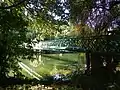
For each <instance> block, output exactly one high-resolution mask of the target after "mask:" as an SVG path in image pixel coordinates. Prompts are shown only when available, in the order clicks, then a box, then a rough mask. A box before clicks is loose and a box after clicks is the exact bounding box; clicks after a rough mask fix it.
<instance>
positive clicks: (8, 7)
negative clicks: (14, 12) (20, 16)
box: [0, 0, 27, 9]
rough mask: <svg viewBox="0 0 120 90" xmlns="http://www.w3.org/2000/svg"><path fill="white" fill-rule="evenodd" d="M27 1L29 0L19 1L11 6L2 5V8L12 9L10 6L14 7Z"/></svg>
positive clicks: (0, 7)
mask: <svg viewBox="0 0 120 90" xmlns="http://www.w3.org/2000/svg"><path fill="white" fill-rule="evenodd" d="M25 1H27V0H22V1H20V2H18V3H16V4H13V5H11V6H5V7H4V6H0V9H10V8H14V7H17V6H18V5H20V4H22V3H24V2H25Z"/></svg>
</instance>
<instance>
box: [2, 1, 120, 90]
mask: <svg viewBox="0 0 120 90" xmlns="http://www.w3.org/2000/svg"><path fill="white" fill-rule="evenodd" d="M119 17H120V1H119V0H74V1H73V0H2V1H1V2H0V81H1V82H2V81H3V80H5V81H6V80H7V78H8V77H10V75H9V73H10V72H12V73H13V74H14V75H13V76H14V77H17V78H21V76H22V74H21V69H20V67H19V65H18V62H20V60H21V59H25V58H27V59H31V58H33V56H34V55H33V54H34V53H33V52H34V51H32V45H33V44H34V43H35V42H38V41H43V40H48V39H50V40H52V39H55V38H65V37H67V38H68V37H77V38H82V39H81V40H83V41H82V42H83V43H82V44H81V46H82V48H85V49H86V61H87V63H86V64H87V70H86V71H85V73H84V74H82V73H81V72H80V71H79V70H78V71H76V72H77V73H74V75H70V77H71V80H73V83H72V84H75V85H77V86H78V87H80V85H79V84H81V87H82V88H83V90H107V89H106V87H108V86H112V85H114V87H116V89H115V90H118V89H119V85H120V83H119V71H117V70H116V67H117V66H118V65H119V57H120V56H119V52H120V48H119V46H120V42H119V36H120V31H119V29H120V18H119ZM26 44H27V45H26ZM68 77H69V76H68ZM74 77H75V78H74ZM115 77H116V78H115ZM76 78H77V80H78V81H76ZM117 79H118V80H117ZM8 80H9V79H8ZM91 81H92V82H93V83H91ZM109 84H110V85H109Z"/></svg>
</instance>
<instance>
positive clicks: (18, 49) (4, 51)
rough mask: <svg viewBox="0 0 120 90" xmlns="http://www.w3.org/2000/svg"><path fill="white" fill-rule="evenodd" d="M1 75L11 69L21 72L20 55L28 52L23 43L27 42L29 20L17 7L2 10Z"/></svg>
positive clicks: (0, 39)
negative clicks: (25, 18)
mask: <svg viewBox="0 0 120 90" xmlns="http://www.w3.org/2000/svg"><path fill="white" fill-rule="evenodd" d="M0 17H1V18H0V77H6V76H8V74H9V71H11V70H12V71H13V73H14V74H19V72H18V71H19V70H18V69H19V66H18V64H17V63H18V61H19V59H18V58H19V57H21V56H24V55H26V54H27V52H26V51H27V50H26V49H25V47H24V46H22V45H23V43H25V42H27V39H26V33H27V31H28V30H27V25H28V22H27V21H26V20H24V19H23V16H22V15H21V13H19V11H18V10H17V9H13V10H0Z"/></svg>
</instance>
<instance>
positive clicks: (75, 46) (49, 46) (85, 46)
mask: <svg viewBox="0 0 120 90" xmlns="http://www.w3.org/2000/svg"><path fill="white" fill-rule="evenodd" d="M33 50H34V51H38V52H41V53H46V54H49V53H72V52H88V51H89V52H96V53H97V52H98V53H119V52H120V36H112V35H102V36H92V37H81V38H63V39H55V40H46V41H40V42H38V43H35V44H34V46H33Z"/></svg>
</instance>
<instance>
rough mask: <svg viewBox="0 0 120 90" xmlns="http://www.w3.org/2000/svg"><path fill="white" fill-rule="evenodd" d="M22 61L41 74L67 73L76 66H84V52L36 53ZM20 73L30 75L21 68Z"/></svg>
mask: <svg viewBox="0 0 120 90" xmlns="http://www.w3.org/2000/svg"><path fill="white" fill-rule="evenodd" d="M22 62H23V63H24V64H25V65H27V66H28V67H29V68H31V69H32V70H33V71H35V72H37V73H38V74H40V75H41V76H45V75H53V74H56V73H60V74H68V73H70V72H71V71H72V70H75V69H76V67H84V64H85V54H84V53H75V54H43V55H39V56H37V55H36V56H35V59H32V60H22ZM22 73H23V74H24V75H26V76H27V77H31V76H30V75H29V74H28V73H27V72H26V71H25V70H22Z"/></svg>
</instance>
